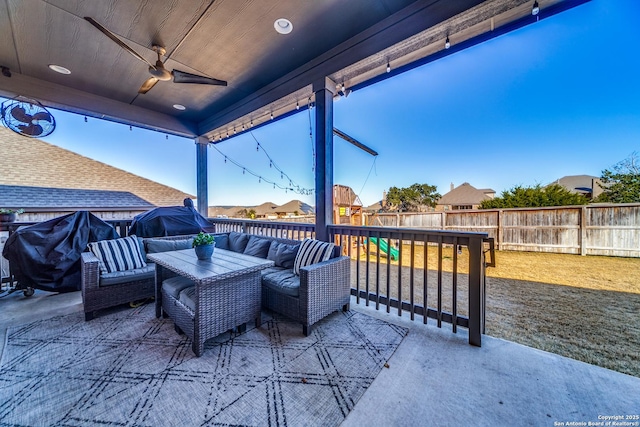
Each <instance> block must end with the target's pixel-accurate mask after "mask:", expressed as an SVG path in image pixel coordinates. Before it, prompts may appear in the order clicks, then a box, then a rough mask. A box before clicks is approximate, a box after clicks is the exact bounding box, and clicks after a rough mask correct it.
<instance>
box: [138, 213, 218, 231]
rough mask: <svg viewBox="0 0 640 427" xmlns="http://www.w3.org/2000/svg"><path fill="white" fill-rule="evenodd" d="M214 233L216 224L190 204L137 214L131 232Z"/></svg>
mask: <svg viewBox="0 0 640 427" xmlns="http://www.w3.org/2000/svg"><path fill="white" fill-rule="evenodd" d="M201 231H204V232H207V233H213V232H214V231H215V226H214V225H213V224H212V223H210V222H209V221H208V220H207V219H206V218H205V217H203V216H202V215H200V213H199V212H198V211H197V210H195V209H194V208H193V207H190V206H167V207H159V208H155V209H152V210H150V211H148V212H145V213H141V214H139V215H136V216H135V217H134V218H133V222H132V223H131V228H130V229H129V234H135V235H136V236H139V237H164V236H179V235H182V234H197V233H199V232H201Z"/></svg>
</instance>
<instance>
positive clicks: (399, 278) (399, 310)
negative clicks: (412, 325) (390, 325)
mask: <svg viewBox="0 0 640 427" xmlns="http://www.w3.org/2000/svg"><path fill="white" fill-rule="evenodd" d="M389 252H391V247H389ZM398 316H402V233H400V239H399V240H398Z"/></svg>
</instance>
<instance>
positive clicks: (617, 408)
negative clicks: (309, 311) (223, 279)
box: [0, 0, 640, 425]
mask: <svg viewBox="0 0 640 427" xmlns="http://www.w3.org/2000/svg"><path fill="white" fill-rule="evenodd" d="M586 1H588V0H541V1H539V2H538V1H536V2H533V1H529V0H486V1H479V0H464V1H455V2H451V1H446V0H439V1H432V0H417V1H416V0H379V1H378V0H376V1H374V2H371V1H357V2H347V3H345V2H339V1H333V0H332V1H328V2H321V3H318V2H307V3H305V4H301V3H299V2H292V1H288V0H285V1H276V2H257V1H253V2H248V3H247V2H244V3H239V2H236V1H233V0H221V1H204V0H203V1H199V0H194V1H191V2H180V3H178V4H176V2H170V1H160V2H153V4H152V5H150V4H148V3H147V2H142V1H132V2H126V4H125V5H123V4H121V3H118V4H115V3H113V2H100V3H99V4H97V3H96V4H86V3H73V2H72V3H68V2H63V1H55V0H48V1H44V0H42V1H41V0H36V1H32V2H23V1H19V0H6V1H3V2H2V4H0V12H1V13H0V24H1V25H0V35H2V37H3V39H4V40H12V43H7V44H4V45H3V46H2V47H0V65H2V66H3V74H4V76H3V77H0V95H3V96H5V97H8V98H13V97H17V96H21V97H27V98H30V99H34V100H37V101H39V102H41V103H42V104H43V105H45V106H49V107H53V108H58V109H62V110H65V111H70V112H73V113H77V114H81V115H85V116H89V117H95V118H99V119H105V120H111V121H115V122H118V123H122V124H125V125H130V126H137V127H142V128H146V129H151V130H156V131H158V132H163V133H166V134H171V135H178V136H183V137H189V138H193V139H194V140H195V142H196V149H195V159H196V161H195V164H196V168H195V173H196V174H197V207H198V210H199V211H200V212H201V213H202V214H203V215H205V216H206V215H207V210H208V206H209V189H208V182H209V179H210V178H212V179H213V178H214V177H215V176H216V171H209V170H207V156H208V150H207V149H208V146H209V145H210V144H216V143H220V142H222V141H226V140H227V139H229V140H230V141H229V142H228V143H233V136H234V135H239V134H241V133H243V132H248V131H249V130H250V129H251V128H255V127H258V126H266V125H268V124H269V123H271V122H272V120H278V119H280V118H284V117H287V116H289V115H292V114H295V113H297V112H298V111H301V110H305V109H308V108H312V114H313V117H314V121H315V133H314V144H315V152H316V153H317V155H316V167H315V174H316V175H315V207H316V221H315V227H313V231H314V233H315V236H316V237H317V238H318V239H322V240H327V241H329V240H333V241H335V240H336V237H338V236H339V238H342V239H343V238H345V236H347V238H348V239H349V242H351V239H352V238H357V237H361V236H367V237H370V236H372V235H371V234H367V233H369V232H370V231H363V230H359V229H358V228H357V227H339V226H335V225H333V224H332V222H333V191H332V189H333V184H334V181H333V129H334V126H333V102H334V100H335V99H337V98H339V97H341V96H347V95H348V94H349V93H350V92H351V91H357V90H358V89H361V88H363V87H366V86H370V85H372V84H375V83H376V82H379V81H381V80H383V79H387V78H391V77H393V76H394V75H397V74H400V73H403V72H405V71H407V70H410V69H412V68H415V67H417V66H420V65H423V64H425V63H428V62H431V61H435V60H438V59H440V58H443V57H445V56H447V55H450V54H451V53H454V52H460V51H463V50H464V49H466V48H468V47H470V46H474V45H476V44H479V43H482V42H483V41H486V40H489V39H491V38H493V37H497V36H500V35H503V34H506V33H508V32H510V31H513V30H514V29H517V28H520V27H522V26H525V25H528V24H532V23H535V22H536V21H537V20H539V19H545V18H547V17H550V16H553V15H554V14H557V13H561V12H563V11H564V10H567V9H570V8H573V7H576V6H579V5H580V4H582V3H585V2H586ZM86 18H91V19H90V20H88V19H86ZM280 18H286V19H288V20H289V22H288V23H287V22H285V21H280ZM92 21H93V22H95V23H98V25H95V24H94V23H93V22H92ZM274 25H275V27H274ZM289 26H292V27H293V31H291V33H290V34H287V32H288V31H289V30H290V28H289ZM101 27H102V28H103V29H106V30H107V32H108V33H111V34H112V36H113V37H112V36H109V35H108V34H107V32H105V31H103V30H101V29H100V28H101ZM278 27H280V28H278ZM278 29H279V30H281V31H282V33H281V32H280V31H276V30H278ZM114 38H115V39H118V40H120V41H121V42H122V43H123V44H124V45H125V46H126V47H123V46H122V45H119V44H118V43H117V42H116V40H114ZM42 40H47V43H42ZM70 46H71V48H70ZM154 46H159V47H161V48H163V50H164V53H162V54H160V56H158V59H159V60H161V61H162V64H161V65H162V66H159V65H158V64H157V63H156V62H155V59H156V52H159V51H160V49H158V48H156V49H155V50H154ZM132 51H133V53H132ZM127 53H129V54H131V55H129V54H127ZM136 55H138V56H140V55H141V56H142V58H138V57H137V56H136ZM143 62H147V64H146V65H145V64H144V63H143ZM154 64H156V65H155V67H156V70H154V71H157V69H158V68H164V67H166V69H167V70H173V71H174V73H173V74H172V75H171V76H170V77H168V78H169V80H171V79H173V82H171V81H153V80H152V81H151V82H149V79H150V77H149V70H148V69H149V67H151V68H153V67H154ZM51 65H58V66H61V67H64V68H66V69H67V70H68V71H70V74H65V73H63V74H57V73H55V72H53V71H51V70H50V69H49V68H48V67H49V66H51ZM54 68H55V67H54ZM5 69H6V71H5ZM181 73H182V74H181ZM185 73H186V74H188V75H189V77H188V78H189V79H191V80H190V81H189V82H187V81H185V80H182V81H181V79H180V77H178V76H180V75H181V76H182V77H183V78H184V76H185ZM152 74H153V73H152ZM194 76H195V77H194ZM143 82H145V84H143ZM181 82H182V83H185V82H187V83H192V84H180V83H181ZM223 82H224V84H222V83H223ZM174 83H175V84H174ZM193 83H195V84H193ZM141 84H143V87H140V85H141ZM145 85H147V87H145ZM149 85H150V86H151V87H150V88H149V87H148V86H149ZM139 88H140V89H139ZM143 88H144V90H143ZM139 91H140V92H139ZM146 91H148V93H146ZM142 92H145V93H142ZM220 225H221V226H225V223H224V222H220ZM232 225H233V224H231V226H232ZM373 232H377V233H379V234H378V235H377V236H378V237H379V238H385V237H386V238H387V239H391V238H394V239H403V238H404V237H407V238H408V239H409V240H410V241H411V242H412V245H413V242H414V241H416V240H418V241H419V240H420V239H421V238H422V239H423V242H424V243H425V244H426V243H427V242H435V243H436V244H440V245H442V244H443V242H444V243H445V244H449V245H454V246H458V245H460V246H464V247H465V250H468V251H469V254H470V256H469V265H468V269H469V272H468V273H469V279H468V281H469V297H468V298H469V309H468V313H467V315H468V319H467V320H468V321H466V320H465V319H463V318H462V316H460V318H458V317H457V315H456V313H455V311H454V313H453V314H449V315H448V317H446V316H445V317H446V318H444V321H445V323H446V322H449V323H453V324H454V327H453V328H454V331H456V326H458V325H459V326H462V328H461V329H460V330H459V331H457V332H458V333H457V334H455V335H454V334H451V333H450V331H449V329H448V328H445V329H440V328H435V327H429V326H427V327H425V326H424V325H423V324H422V322H419V321H415V319H414V315H416V314H417V315H419V316H422V315H424V316H425V318H427V317H429V318H430V320H429V321H430V322H432V320H431V319H437V321H438V325H440V322H441V321H443V316H442V313H441V310H439V312H440V313H429V310H428V308H427V307H426V304H425V306H424V307H422V308H421V309H422V310H423V311H422V312H420V311H419V310H416V307H417V306H419V305H420V304H419V303H416V304H414V302H413V299H412V300H411V303H410V304H405V303H404V302H403V300H402V299H401V300H400V301H399V302H398V301H396V302H395V304H396V305H395V307H394V308H397V309H398V310H397V312H396V311H392V312H391V313H384V311H382V310H375V309H374V308H373V305H371V306H368V304H367V305H365V304H362V301H361V300H362V299H363V298H364V299H366V300H367V302H368V299H369V297H370V296H371V295H370V290H369V289H368V288H367V289H366V290H362V291H361V290H360V288H359V287H356V288H357V290H355V291H354V290H352V294H353V297H352V304H351V306H352V308H353V310H354V311H356V312H361V313H365V314H367V315H369V316H372V317H376V318H379V319H383V320H385V321H386V322H390V323H393V324H397V325H400V326H403V327H406V328H408V329H409V334H408V335H407V337H406V338H405V339H404V341H403V342H402V344H401V345H400V346H399V348H398V350H397V351H396V352H395V353H394V355H393V357H392V358H391V359H390V360H389V369H384V370H383V371H382V372H381V374H380V375H379V376H378V377H377V378H376V380H375V381H374V382H373V384H372V385H371V386H370V387H369V389H368V390H367V392H366V393H365V394H364V395H363V397H362V398H361V399H360V400H359V401H358V403H357V405H356V406H355V408H354V409H353V410H352V411H351V412H350V413H349V414H348V416H347V417H346V419H345V421H344V423H343V425H362V424H364V423H372V422H373V423H375V424H379V425H400V424H407V423H410V424H422V423H428V424H432V423H434V424H435V423H442V424H444V425H458V424H462V425H511V424H532V425H560V424H554V423H570V422H584V423H586V422H600V421H603V420H611V418H600V417H601V416H603V417H607V416H614V415H633V414H637V407H638V398H637V396H638V395H640V381H639V380H638V379H637V378H635V377H630V376H626V375H623V374H619V373H616V372H613V371H609V370H606V369H602V368H599V367H595V366H591V365H587V364H584V363H581V362H577V361H574V360H571V359H567V358H563V357H560V356H556V355H553V354H549V353H545V352H541V351H538V350H534V349H531V348H527V347H524V346H520V345H518V344H514V343H510V342H506V341H502V340H499V339H495V338H491V337H487V336H484V335H482V326H483V325H482V322H483V312H482V310H483V306H482V299H483V295H482V284H483V283H482V278H483V268H484V265H485V260H484V254H483V248H484V246H483V237H484V236H482V235H479V234H477V233H462V234H461V235H456V236H454V235H453V234H451V236H450V237H448V236H447V237H443V235H444V234H443V235H440V236H438V235H435V234H434V235H433V236H428V235H427V234H428V233H425V234H424V235H421V236H420V237H416V236H415V235H404V234H403V232H402V231H399V230H392V231H388V233H389V234H388V235H385V234H384V233H386V231H382V230H377V231H375V230H374V231H373ZM394 233H395V234H394ZM445 234H446V233H445ZM429 239H435V240H429ZM438 239H439V240H438ZM358 248H359V247H358ZM358 250H359V249H358ZM378 262H379V259H378ZM412 269H413V267H412ZM363 274H364V273H363ZM367 275H368V270H367ZM425 277H426V276H425ZM454 280H455V279H454ZM398 286H399V283H398ZM411 286H413V281H412V285H411ZM425 298H426V297H425ZM2 303H3V310H2V314H0V324H2V325H3V326H2V329H1V331H2V333H3V334H6V328H7V327H10V326H13V325H19V324H23V323H27V322H31V321H33V320H34V319H46V318H50V317H53V316H56V315H60V314H70V313H76V312H80V311H82V307H81V306H82V303H81V301H80V296H79V295H78V294H77V293H73V294H60V295H52V294H47V293H40V292H39V293H37V294H36V295H35V296H34V297H33V299H30V300H24V299H23V298H22V297H21V295H20V294H14V295H11V296H10V297H9V298H5V299H4V300H3V301H2ZM383 305H384V303H383ZM398 306H399V307H398ZM405 306H406V307H405ZM407 307H408V308H407ZM403 309H404V310H408V311H410V314H407V313H406V312H405V313H403V314H401V315H399V313H400V312H401V311H402V310H403ZM433 316H435V317H433ZM458 322H460V323H458ZM465 322H466V323H465ZM425 323H426V322H425ZM2 342H4V340H2ZM469 343H471V344H474V346H470V345H469ZM480 344H482V347H481V348H478V347H479V346H480ZM622 391H624V392H622ZM634 411H635V412H634ZM632 421H634V420H632ZM565 425H568V424H565Z"/></svg>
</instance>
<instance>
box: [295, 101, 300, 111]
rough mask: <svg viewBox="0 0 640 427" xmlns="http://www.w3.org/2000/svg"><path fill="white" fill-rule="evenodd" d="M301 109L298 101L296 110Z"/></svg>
mask: <svg viewBox="0 0 640 427" xmlns="http://www.w3.org/2000/svg"><path fill="white" fill-rule="evenodd" d="M299 109H300V104H298V101H296V110H299Z"/></svg>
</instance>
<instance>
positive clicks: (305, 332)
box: [302, 325, 311, 337]
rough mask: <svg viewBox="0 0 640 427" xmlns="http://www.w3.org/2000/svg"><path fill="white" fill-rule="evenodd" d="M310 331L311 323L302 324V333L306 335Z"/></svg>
mask: <svg viewBox="0 0 640 427" xmlns="http://www.w3.org/2000/svg"><path fill="white" fill-rule="evenodd" d="M310 333H311V325H302V335H304V336H305V337H308V336H309V334H310Z"/></svg>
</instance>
